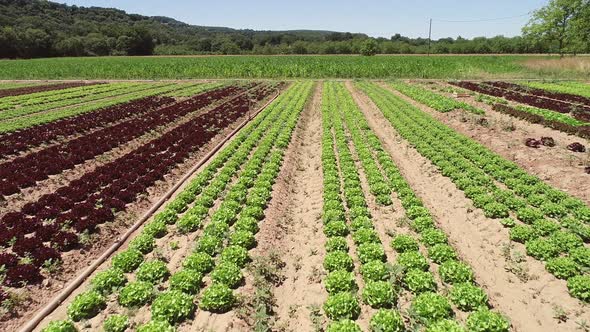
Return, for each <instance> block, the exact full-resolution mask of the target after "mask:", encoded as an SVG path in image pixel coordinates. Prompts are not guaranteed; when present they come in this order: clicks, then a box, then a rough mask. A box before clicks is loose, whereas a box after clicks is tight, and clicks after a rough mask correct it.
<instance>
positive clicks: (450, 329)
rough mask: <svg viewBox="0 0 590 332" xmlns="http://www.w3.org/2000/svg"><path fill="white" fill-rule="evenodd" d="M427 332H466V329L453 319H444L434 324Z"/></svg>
mask: <svg viewBox="0 0 590 332" xmlns="http://www.w3.org/2000/svg"><path fill="white" fill-rule="evenodd" d="M425 332H465V329H464V328H463V327H462V326H461V325H459V323H457V322H456V321H454V320H452V319H443V320H439V321H437V322H434V323H432V324H431V325H430V326H428V328H427V329H426V331H425Z"/></svg>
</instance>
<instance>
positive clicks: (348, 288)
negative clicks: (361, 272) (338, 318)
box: [325, 270, 358, 294]
mask: <svg viewBox="0 0 590 332" xmlns="http://www.w3.org/2000/svg"><path fill="white" fill-rule="evenodd" d="M325 284H326V290H327V291H328V294H336V293H340V292H352V291H355V290H357V289H358V286H357V284H356V281H355V280H354V275H353V274H352V273H351V272H348V271H345V270H338V271H334V272H330V274H328V276H327V277H326V280H325Z"/></svg>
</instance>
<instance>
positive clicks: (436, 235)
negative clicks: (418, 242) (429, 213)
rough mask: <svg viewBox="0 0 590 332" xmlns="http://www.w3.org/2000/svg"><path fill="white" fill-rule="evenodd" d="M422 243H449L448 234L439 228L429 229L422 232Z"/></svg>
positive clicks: (427, 244)
mask: <svg viewBox="0 0 590 332" xmlns="http://www.w3.org/2000/svg"><path fill="white" fill-rule="evenodd" d="M422 243H424V244H425V245H426V246H428V247H431V246H434V245H437V244H445V243H447V235H446V234H445V233H444V232H443V231H441V230H439V229H427V230H425V231H424V232H422Z"/></svg>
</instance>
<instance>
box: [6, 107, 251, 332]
mask: <svg viewBox="0 0 590 332" xmlns="http://www.w3.org/2000/svg"><path fill="white" fill-rule="evenodd" d="M245 119H246V117H242V118H240V119H238V120H237V121H236V122H234V124H232V125H231V126H229V127H228V128H226V129H224V130H223V131H222V132H221V133H220V134H218V135H217V136H216V137H215V138H214V139H213V140H211V142H210V143H208V144H206V145H205V146H204V147H202V148H201V149H200V150H199V151H197V152H196V153H193V154H192V155H191V156H190V157H189V158H188V159H187V160H186V161H185V162H184V163H182V164H180V165H178V166H177V167H176V168H174V169H173V170H172V171H171V172H170V173H168V174H167V175H166V176H165V180H164V181H158V182H157V183H156V185H155V186H153V187H151V188H149V189H148V194H147V195H144V196H142V197H141V198H140V199H139V200H138V201H137V202H135V203H133V204H132V205H131V206H128V208H127V211H126V212H125V213H122V214H121V215H120V216H118V217H117V219H116V220H115V221H114V222H112V223H108V224H105V225H101V227H100V229H99V232H98V233H96V234H95V235H94V236H93V237H92V239H93V240H92V241H91V243H92V246H91V247H89V248H85V249H82V250H74V251H71V252H68V253H66V254H64V255H63V256H64V263H63V266H62V271H60V273H59V274H57V275H55V276H54V277H52V278H51V279H47V280H46V281H45V282H44V284H43V285H40V286H33V287H31V288H30V289H29V288H27V290H26V293H27V295H28V298H27V299H26V300H25V301H23V303H22V306H21V308H20V309H19V311H18V312H17V314H16V316H15V317H11V318H10V320H8V321H5V322H1V323H0V330H7V331H10V330H15V329H16V327H18V326H20V325H22V324H23V323H24V322H26V321H27V320H28V319H30V318H31V317H32V316H33V315H34V313H35V311H36V310H38V309H40V308H41V307H42V306H43V305H44V304H45V303H46V302H47V301H48V300H49V299H51V298H53V297H55V296H56V295H57V294H58V293H59V291H61V290H62V288H63V287H64V286H65V285H66V284H67V283H68V282H69V281H71V280H72V279H73V277H75V276H76V275H77V274H78V273H80V271H81V270H82V269H83V268H84V267H86V266H88V265H89V263H90V262H92V261H93V260H94V259H96V258H97V257H98V256H99V255H100V254H101V253H102V252H103V251H104V250H105V249H106V248H107V247H109V246H110V245H111V244H112V242H113V241H112V239H114V238H117V237H118V236H119V235H121V234H123V233H124V232H125V230H127V229H128V228H129V226H131V225H132V224H133V223H134V222H135V220H137V218H139V217H140V216H141V215H143V213H145V211H147V210H148V209H149V208H150V207H151V206H152V205H153V204H154V203H155V202H157V201H158V200H159V199H160V197H161V196H162V195H164V193H166V192H167V191H168V190H169V189H170V188H171V187H172V186H173V185H174V184H175V183H176V182H177V181H178V180H179V179H180V178H182V176H183V175H184V174H185V173H186V172H187V171H188V170H189V169H190V168H191V167H192V166H193V165H194V164H195V163H197V162H198V161H199V160H200V159H201V158H203V157H204V156H205V155H206V154H207V152H208V151H209V150H210V149H212V148H213V147H214V146H215V145H217V144H218V143H219V142H220V141H221V140H222V139H223V138H224V137H225V136H227V135H228V134H229V133H230V132H231V131H232V130H233V129H234V128H236V127H237V126H238V125H239V124H240V123H241V122H242V121H244V120H245ZM230 141H231V140H230ZM228 143H229V142H228ZM228 143H226V144H228ZM205 166H206V165H204V166H203V167H205ZM197 173H198V172H197ZM195 174H196V173H195ZM188 182H190V179H189V180H188V181H187V182H186V183H188ZM183 187H184V186H183ZM183 187H181V188H180V189H179V190H178V191H177V192H176V194H178V193H179V192H180V191H181V190H182V188H183ZM173 198H174V196H173V197H172V198H171V199H173ZM140 230H141V229H140ZM140 230H138V231H137V232H136V234H138V233H139V231H140ZM131 238H133V236H132V237H131ZM179 244H182V243H179ZM125 247H126V246H125V245H124V246H122V248H123V249H124V248H125ZM109 264H110V261H109V260H107V262H106V263H104V264H103V265H102V266H101V267H100V268H99V269H98V270H97V271H96V272H99V271H101V270H103V269H106V268H107V267H108V266H109ZM86 286H87V282H86V283H84V284H82V285H81V287H80V288H79V290H78V291H76V292H74V293H73V294H72V295H71V296H70V297H68V299H66V301H65V302H64V303H69V302H70V301H71V300H72V299H73V298H74V296H75V295H77V294H78V293H80V292H82V291H83V290H85V289H86ZM65 310H66V305H65V304H62V305H61V306H60V307H59V308H58V309H56V311H55V312H54V314H53V315H51V316H48V318H47V319H46V320H45V321H44V323H41V324H40V326H45V325H46V324H47V322H49V321H51V320H53V319H56V317H65ZM60 315H61V316H60ZM43 324H45V325H43Z"/></svg>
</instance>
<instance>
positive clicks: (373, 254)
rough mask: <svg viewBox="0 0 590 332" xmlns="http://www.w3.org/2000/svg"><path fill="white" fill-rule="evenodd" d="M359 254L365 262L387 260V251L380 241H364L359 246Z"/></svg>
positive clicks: (360, 258)
mask: <svg viewBox="0 0 590 332" xmlns="http://www.w3.org/2000/svg"><path fill="white" fill-rule="evenodd" d="M357 254H358V257H359V260H360V261H361V263H363V264H364V263H367V262H370V261H385V251H384V250H383V246H381V244H380V243H363V244H361V245H359V246H358V247H357Z"/></svg>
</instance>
